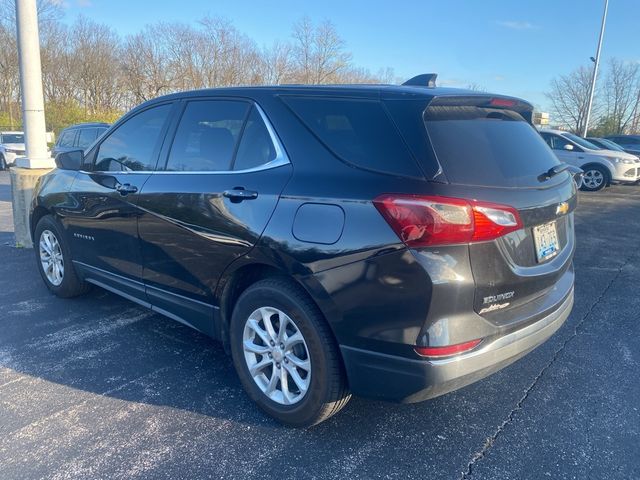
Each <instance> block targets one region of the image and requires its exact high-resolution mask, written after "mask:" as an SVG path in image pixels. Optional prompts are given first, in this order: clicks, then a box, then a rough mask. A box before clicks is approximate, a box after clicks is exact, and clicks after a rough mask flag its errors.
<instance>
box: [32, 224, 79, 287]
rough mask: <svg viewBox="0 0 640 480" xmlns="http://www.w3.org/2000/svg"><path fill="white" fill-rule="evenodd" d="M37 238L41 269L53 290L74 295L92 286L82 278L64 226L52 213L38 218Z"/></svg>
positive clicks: (35, 238)
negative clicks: (70, 249)
mask: <svg viewBox="0 0 640 480" xmlns="http://www.w3.org/2000/svg"><path fill="white" fill-rule="evenodd" d="M33 240H34V246H33V247H34V250H35V253H36V262H37V264H38V271H39V272H40V276H41V277H42V280H43V281H44V283H45V285H46V286H47V288H48V289H49V291H50V292H51V293H53V294H54V295H57V296H58V297H62V298H70V297H76V296H78V295H82V294H83V293H86V292H87V291H88V290H89V289H90V286H89V284H88V283H86V282H84V281H82V280H81V279H80V278H79V277H78V274H77V273H76V271H75V268H74V267H73V262H72V261H71V252H70V251H69V246H68V244H67V241H66V239H65V238H64V235H63V234H62V228H60V226H59V225H58V222H56V220H55V219H54V218H53V217H52V216H51V215H45V216H44V217H42V218H41V219H40V220H39V221H38V224H37V225H36V229H35V233H34V235H33Z"/></svg>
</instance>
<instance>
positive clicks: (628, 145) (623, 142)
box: [605, 135, 640, 155]
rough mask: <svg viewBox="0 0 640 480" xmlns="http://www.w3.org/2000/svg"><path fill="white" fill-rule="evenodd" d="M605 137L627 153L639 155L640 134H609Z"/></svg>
mask: <svg viewBox="0 0 640 480" xmlns="http://www.w3.org/2000/svg"><path fill="white" fill-rule="evenodd" d="M605 138H606V139H607V140H611V141H612V142H615V143H617V144H618V145H620V146H621V147H622V148H623V149H624V151H625V152H627V153H631V154H633V155H640V135H611V136H609V137H605Z"/></svg>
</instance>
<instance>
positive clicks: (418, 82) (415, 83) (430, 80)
mask: <svg viewBox="0 0 640 480" xmlns="http://www.w3.org/2000/svg"><path fill="white" fill-rule="evenodd" d="M436 78H438V74H437V73H423V74H422V75H416V76H415V77H413V78H410V79H409V80H407V81H406V82H404V83H403V84H402V85H407V86H411V87H435V86H436Z"/></svg>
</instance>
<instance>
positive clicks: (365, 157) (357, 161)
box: [283, 96, 422, 176]
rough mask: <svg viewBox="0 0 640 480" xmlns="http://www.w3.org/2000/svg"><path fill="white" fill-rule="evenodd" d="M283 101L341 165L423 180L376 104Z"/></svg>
mask: <svg viewBox="0 0 640 480" xmlns="http://www.w3.org/2000/svg"><path fill="white" fill-rule="evenodd" d="M283 100H284V101H285V103H286V104H287V105H288V106H289V107H290V108H291V109H292V110H293V111H294V113H295V114H296V115H297V116H298V117H299V118H300V119H301V120H302V122H303V123H304V124H306V126H307V127H308V128H309V129H310V130H311V131H312V132H313V133H314V134H315V135H316V136H317V137H318V138H319V139H320V140H321V141H322V142H323V143H324V144H325V145H326V146H327V147H328V148H329V150H331V151H332V152H333V153H334V154H335V155H336V156H337V157H339V158H340V159H342V160H343V161H345V162H348V163H351V164H353V165H356V166H358V167H362V168H366V169H369V170H376V171H381V172H389V173H393V174H397V175H408V176H422V174H421V172H420V171H419V169H418V166H417V164H416V162H415V160H414V159H413V157H412V156H411V154H410V153H409V151H408V150H407V147H406V145H405V144H404V141H403V140H402V138H401V137H400V134H399V133H398V130H397V129H396V126H395V125H394V123H393V121H392V120H391V119H390V118H389V115H387V112H386V111H385V109H384V107H383V105H382V104H381V103H380V102H379V101H377V100H362V99H353V98H326V97H293V96H292V97H283ZM415 121H417V122H420V118H417V119H416V120H415Z"/></svg>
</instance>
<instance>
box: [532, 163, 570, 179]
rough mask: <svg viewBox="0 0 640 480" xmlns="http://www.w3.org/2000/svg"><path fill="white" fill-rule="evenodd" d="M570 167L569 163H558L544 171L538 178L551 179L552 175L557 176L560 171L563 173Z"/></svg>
mask: <svg viewBox="0 0 640 480" xmlns="http://www.w3.org/2000/svg"><path fill="white" fill-rule="evenodd" d="M568 169H569V165H567V164H566V163H561V164H560V165H556V166H554V167H551V168H550V169H549V170H547V171H546V172H544V173H543V174H542V175H540V176H538V180H540V181H541V182H544V181H545V180H549V179H550V178H551V177H555V176H556V175H558V174H559V173H562V172H564V171H565V170H568Z"/></svg>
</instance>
